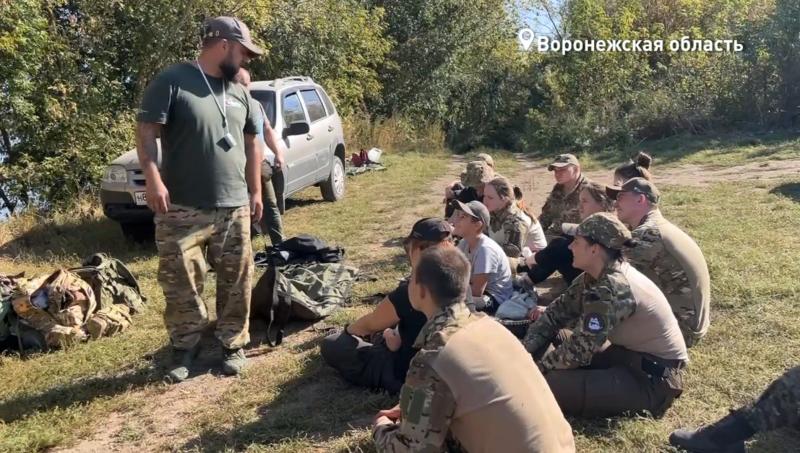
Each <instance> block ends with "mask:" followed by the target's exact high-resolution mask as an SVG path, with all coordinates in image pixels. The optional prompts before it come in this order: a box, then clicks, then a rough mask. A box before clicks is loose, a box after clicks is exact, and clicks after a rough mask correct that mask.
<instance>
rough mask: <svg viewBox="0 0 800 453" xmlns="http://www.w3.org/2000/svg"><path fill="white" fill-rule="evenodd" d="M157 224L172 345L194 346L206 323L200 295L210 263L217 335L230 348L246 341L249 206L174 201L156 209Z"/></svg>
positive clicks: (250, 260)
mask: <svg viewBox="0 0 800 453" xmlns="http://www.w3.org/2000/svg"><path fill="white" fill-rule="evenodd" d="M155 224H156V245H157V246H158V256H159V263H158V282H159V284H160V285H161V288H162V290H163V291H164V298H165V299H166V304H167V307H166V310H165V312H164V321H165V323H166V325H167V330H168V331H169V335H170V339H171V340H172V345H173V347H175V348H177V349H188V348H191V347H193V346H194V345H196V344H197V342H198V341H199V340H200V336H201V333H202V331H203V329H204V328H205V327H206V326H207V325H208V312H207V310H206V304H205V302H204V301H203V299H202V294H203V285H204V282H205V277H206V272H207V270H208V263H210V264H211V266H212V267H213V268H214V270H215V271H216V274H217V299H216V302H217V303H216V309H217V328H216V337H217V338H218V339H219V340H220V342H222V345H223V346H224V347H226V348H229V349H236V348H240V347H243V346H244V345H246V344H247V343H248V342H249V341H250V333H249V332H248V328H249V317H250V291H251V286H252V279H253V258H252V254H253V249H252V247H251V245H250V208H249V207H248V206H242V207H239V208H217V209H196V208H189V207H185V206H178V205H172V206H171V208H170V211H169V212H167V213H166V214H157V215H156V218H155ZM206 255H207V256H208V260H207V261H206Z"/></svg>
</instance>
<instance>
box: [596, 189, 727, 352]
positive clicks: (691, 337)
mask: <svg viewBox="0 0 800 453" xmlns="http://www.w3.org/2000/svg"><path fill="white" fill-rule="evenodd" d="M606 191H607V192H608V195H609V197H610V198H612V199H615V200H616V201H617V215H618V216H619V219H620V220H622V222H623V223H626V224H627V225H628V226H630V228H631V229H632V234H633V239H635V240H636V243H637V244H636V247H633V248H628V249H626V250H625V257H626V258H627V259H628V261H630V263H631V264H632V265H634V266H635V267H636V268H637V269H639V271H640V272H641V273H643V274H644V275H646V276H647V277H648V278H649V279H650V280H652V281H653V282H655V284H656V285H658V287H659V288H660V289H661V291H662V292H663V293H664V295H665V296H667V300H668V301H669V304H670V306H671V307H672V312H673V313H674V314H675V317H676V318H678V325H679V326H680V327H681V332H682V333H683V338H684V340H685V341H686V346H687V347H691V346H692V345H695V344H697V342H698V341H700V339H701V338H703V336H704V335H705V334H706V332H707V331H708V326H709V323H710V312H711V277H710V276H709V273H708V265H707V264H706V259H705V257H704V256H703V252H702V251H701V250H700V247H698V246H697V243H695V242H694V240H692V238H691V237H689V235H688V234H686V233H684V232H683V230H681V229H680V228H678V227H676V226H675V225H673V224H672V223H670V222H669V221H668V220H667V219H665V218H664V216H663V215H661V211H660V210H659V209H658V201H659V198H660V197H661V194H660V193H659V191H658V189H657V188H656V186H655V185H653V183H651V182H650V181H648V180H646V179H644V178H632V179H629V180H628V181H626V182H625V184H623V185H622V187H619V188H609V189H607V190H606Z"/></svg>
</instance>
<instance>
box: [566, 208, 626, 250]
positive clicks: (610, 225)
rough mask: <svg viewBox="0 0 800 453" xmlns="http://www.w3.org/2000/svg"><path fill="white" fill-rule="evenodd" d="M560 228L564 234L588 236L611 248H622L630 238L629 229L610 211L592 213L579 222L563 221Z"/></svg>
mask: <svg viewBox="0 0 800 453" xmlns="http://www.w3.org/2000/svg"><path fill="white" fill-rule="evenodd" d="M562 229H563V231H564V233H566V234H569V235H571V236H583V237H587V238H590V239H592V240H593V241H594V242H597V243H598V244H602V245H604V246H606V247H608V248H610V249H613V250H622V248H623V246H624V245H625V242H626V241H628V240H630V239H631V232H630V230H628V228H627V227H626V226H625V225H624V224H623V223H622V222H621V221H620V220H619V219H618V218H617V216H615V215H614V214H611V213H610V212H598V213H596V214H592V215H590V216H589V217H587V218H586V219H584V221H583V222H581V223H580V224H577V223H565V224H563V225H562Z"/></svg>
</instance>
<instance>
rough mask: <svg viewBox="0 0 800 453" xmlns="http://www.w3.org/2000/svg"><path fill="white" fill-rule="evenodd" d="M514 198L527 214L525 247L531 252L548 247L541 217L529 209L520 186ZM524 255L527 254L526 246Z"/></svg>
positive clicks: (518, 206) (515, 190) (517, 187)
mask: <svg viewBox="0 0 800 453" xmlns="http://www.w3.org/2000/svg"><path fill="white" fill-rule="evenodd" d="M514 200H515V202H516V204H517V208H519V210H520V211H522V213H523V214H525V215H524V216H523V217H524V218H525V223H526V224H527V225H528V238H527V239H526V240H525V247H527V248H528V249H529V250H530V251H531V252H538V251H539V250H541V249H543V248H545V247H547V236H546V235H545V234H544V229H542V224H541V223H539V219H537V218H536V216H535V215H533V214H532V213H531V211H530V210H529V209H528V206H527V205H526V204H525V199H524V196H523V194H522V189H520V188H519V186H514ZM523 255H525V251H524V248H523ZM512 270H513V269H512Z"/></svg>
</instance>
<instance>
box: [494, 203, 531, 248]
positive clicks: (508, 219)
mask: <svg viewBox="0 0 800 453" xmlns="http://www.w3.org/2000/svg"><path fill="white" fill-rule="evenodd" d="M524 215H525V214H523V213H522V211H520V210H519V208H517V207H516V206H515V205H514V203H512V204H510V205H508V207H507V208H506V209H504V210H502V211H500V212H497V213H492V218H491V221H490V222H489V231H488V236H489V237H490V238H492V239H494V241H495V242H497V243H498V244H500V247H502V248H503V252H505V254H506V256H508V257H510V258H517V257H519V256H520V255H522V248H523V247H525V240H526V239H527V237H528V224H527V223H526V221H525V218H524Z"/></svg>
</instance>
